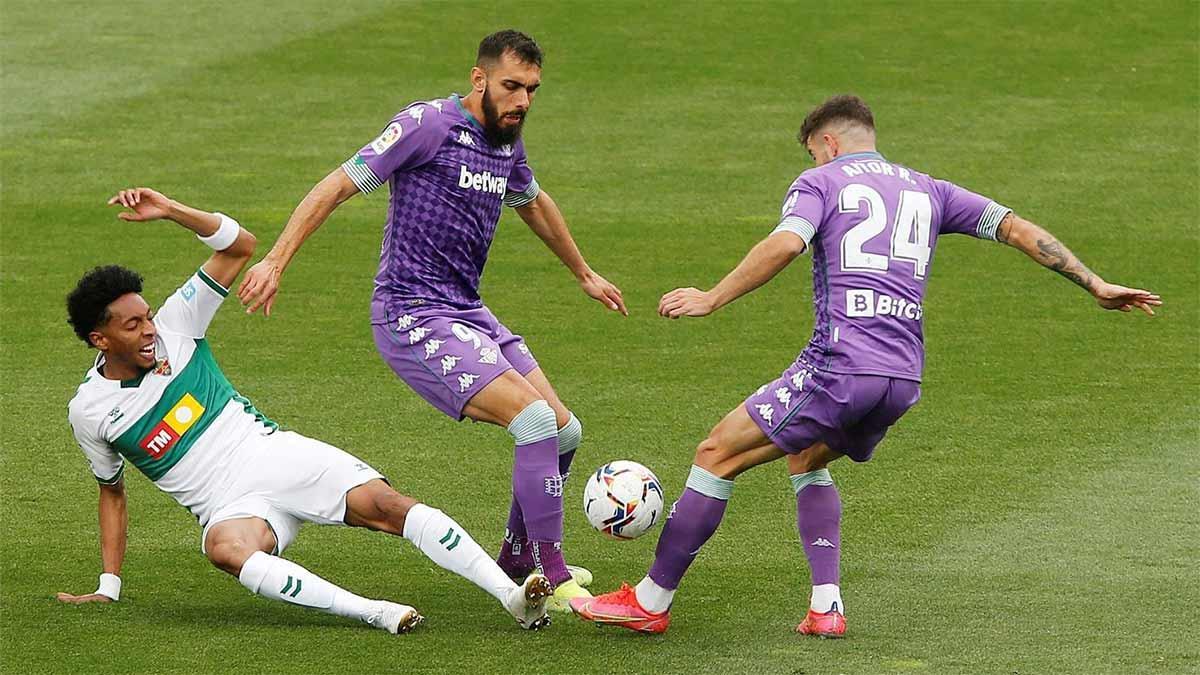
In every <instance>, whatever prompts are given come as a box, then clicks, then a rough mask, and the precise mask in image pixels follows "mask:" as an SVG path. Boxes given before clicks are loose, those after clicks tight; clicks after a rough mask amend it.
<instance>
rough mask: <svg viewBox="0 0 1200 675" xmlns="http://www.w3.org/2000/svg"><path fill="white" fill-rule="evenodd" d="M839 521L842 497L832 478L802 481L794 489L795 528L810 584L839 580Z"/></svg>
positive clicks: (818, 584) (832, 582) (840, 534)
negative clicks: (809, 571) (799, 485)
mask: <svg viewBox="0 0 1200 675" xmlns="http://www.w3.org/2000/svg"><path fill="white" fill-rule="evenodd" d="M841 522H842V500H841V497H839V496H838V491H837V486H836V485H834V484H833V483H832V482H830V483H828V484H809V485H805V486H803V487H801V489H800V491H799V492H797V493H796V529H798V530H800V543H802V544H804V555H805V557H807V558H808V566H809V568H810V569H811V570H812V584H813V586H820V585H821V584H836V583H838V579H839V574H838V564H839V562H840V560H841V551H842V549H841V546H842V533H841Z"/></svg>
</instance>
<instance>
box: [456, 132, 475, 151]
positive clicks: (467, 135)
mask: <svg viewBox="0 0 1200 675" xmlns="http://www.w3.org/2000/svg"><path fill="white" fill-rule="evenodd" d="M458 142H459V143H460V144H462V145H465V146H468V147H471V148H473V147H475V139H474V138H471V132H469V131H465V130H464V131H460V132H458Z"/></svg>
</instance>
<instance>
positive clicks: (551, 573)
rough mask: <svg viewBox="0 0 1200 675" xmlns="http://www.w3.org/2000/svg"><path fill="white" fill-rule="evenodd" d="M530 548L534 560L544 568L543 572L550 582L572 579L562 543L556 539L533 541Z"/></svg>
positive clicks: (557, 583) (556, 584)
mask: <svg viewBox="0 0 1200 675" xmlns="http://www.w3.org/2000/svg"><path fill="white" fill-rule="evenodd" d="M529 549H530V550H531V551H532V552H533V560H534V562H535V563H537V566H538V567H540V568H541V569H542V574H545V575H546V578H547V579H549V580H550V583H552V584H554V585H555V586H558V585H559V584H561V583H563V582H566V581H569V580H570V579H571V572H570V570H568V569H567V561H566V560H564V559H563V554H562V545H561V544H560V543H558V542H554V541H531V542H529Z"/></svg>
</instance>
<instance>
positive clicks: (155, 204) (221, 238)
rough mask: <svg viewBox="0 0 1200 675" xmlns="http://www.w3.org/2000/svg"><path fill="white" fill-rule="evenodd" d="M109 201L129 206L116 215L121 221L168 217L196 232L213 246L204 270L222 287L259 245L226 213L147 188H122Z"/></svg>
mask: <svg viewBox="0 0 1200 675" xmlns="http://www.w3.org/2000/svg"><path fill="white" fill-rule="evenodd" d="M108 203H109V204H110V205H114V206H115V205H118V204H119V205H121V206H124V207H125V208H127V209H129V211H122V212H121V213H118V214H117V217H118V218H120V219H121V220H126V221H130V222H143V221H148V220H171V221H174V222H176V223H178V224H180V225H182V226H183V227H185V228H187V229H188V230H191V231H192V232H195V233H196V236H198V237H200V240H201V241H203V242H205V243H207V244H209V245H210V246H212V247H213V248H214V249H215V250H214V252H213V254H212V255H211V256H209V258H208V260H206V261H205V262H204V265H203V268H204V273H205V274H207V275H208V276H209V277H210V278H212V279H213V281H216V282H217V283H219V284H221V285H222V286H224V287H225V288H229V287H230V286H231V285H232V284H233V280H234V279H237V275H238V274H240V273H241V271H242V269H243V268H244V267H245V266H246V263H248V262H250V258H251V257H252V256H253V255H254V247H255V246H257V245H258V241H257V240H256V239H255V238H254V235H253V234H251V233H250V231H249V230H246V229H244V228H242V227H241V226H239V225H238V224H237V222H236V221H234V220H233V219H231V218H229V217H228V216H221V215H220V214H217V213H209V212H208V211H201V210H200V209H195V208H192V207H190V206H188V205H187V204H183V203H181V202H177V201H175V200H174V199H171V198H170V197H167V196H166V195H164V194H162V193H161V192H157V191H155V190H152V189H150V188H144V187H140V188H131V189H128V190H121V191H120V192H118V193H117V194H115V195H113V197H112V199H109V200H108Z"/></svg>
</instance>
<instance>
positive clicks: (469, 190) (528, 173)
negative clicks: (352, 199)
mask: <svg viewBox="0 0 1200 675" xmlns="http://www.w3.org/2000/svg"><path fill="white" fill-rule="evenodd" d="M342 169H343V170H345V172H346V174H347V175H348V176H349V177H350V180H352V181H354V184H355V185H356V186H358V189H359V190H360V191H362V192H364V193H366V192H371V191H372V190H375V189H376V188H378V187H379V186H381V185H383V184H384V182H387V183H389V184H390V186H389V187H390V189H391V198H390V200H389V204H388V214H387V223H386V225H385V226H384V232H383V247H382V250H381V251H380V254H379V272H378V273H377V274H376V275H375V293H374V296H373V297H372V299H371V321H372V323H376V324H378V323H389V322H390V321H391V320H392V319H395V318H396V316H398V315H399V314H400V313H402V309H403V307H404V306H406V305H411V304H413V301H420V302H421V303H422V304H437V305H447V306H450V307H453V308H457V309H470V308H476V307H480V306H481V305H482V303H481V302H480V300H479V278H480V275H482V273H483V266H484V264H485V263H486V262H487V256H488V249H489V248H490V247H491V245H492V237H493V235H494V234H495V233H496V223H497V222H498V221H499V219H500V206H501V203H502V202H503V203H504V204H506V205H508V206H510V207H513V208H516V207H520V206H524V205H526V204H528V203H530V202H532V201H533V200H534V198H536V197H537V194H538V184H537V181H536V180H534V177H533V171H532V170H531V169H530V168H529V165H528V163H527V162H526V159H525V145H524V143H523V142H521V141H518V142H517V143H516V144H515V145H505V146H501V147H495V146H493V145H491V144H490V143H488V141H487V138H486V137H485V136H484V134H483V128H482V127H481V126H480V124H479V122H478V121H477V120H476V119H475V118H474V117H472V116H471V114H470V113H468V112H467V111H466V110H465V109H464V108H463V107H462V102H461V100H460V99H459V97H458V96H457V95H452V96H450V97H449V98H444V99H438V100H436V101H428V102H418V103H413V104H412V105H410V106H408V107H407V108H405V109H404V110H401V111H400V112H399V113H398V114H397V115H396V116H395V117H393V118H392V121H391V122H390V123H389V124H388V125H387V127H386V128H384V130H383V133H381V134H380V135H379V137H378V138H376V139H375V140H374V141H371V142H370V143H368V144H367V145H366V146H364V147H363V148H362V149H361V150H359V151H358V153H357V154H355V155H354V156H353V157H351V158H350V159H348V160H346V162H345V163H343V164H342Z"/></svg>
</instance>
